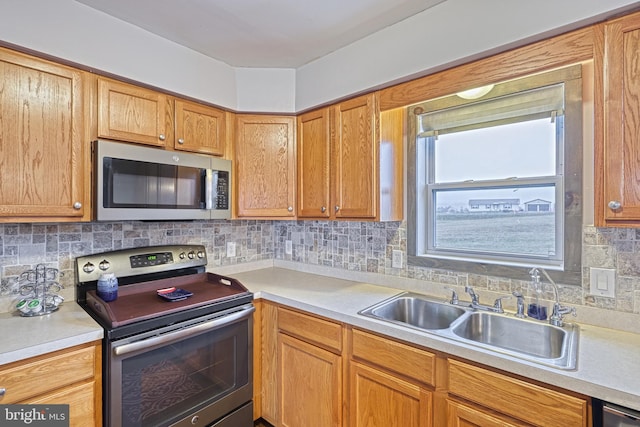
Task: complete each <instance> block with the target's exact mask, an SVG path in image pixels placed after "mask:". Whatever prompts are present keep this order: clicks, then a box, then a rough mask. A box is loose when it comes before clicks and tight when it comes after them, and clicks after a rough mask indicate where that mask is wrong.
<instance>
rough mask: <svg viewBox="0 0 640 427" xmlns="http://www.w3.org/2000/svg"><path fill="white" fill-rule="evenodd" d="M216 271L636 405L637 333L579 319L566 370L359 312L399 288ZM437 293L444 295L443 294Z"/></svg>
mask: <svg viewBox="0 0 640 427" xmlns="http://www.w3.org/2000/svg"><path fill="white" fill-rule="evenodd" d="M216 272H219V271H216ZM219 273H220V274H227V275H229V276H232V277H234V278H237V279H238V280H240V281H241V282H242V283H243V284H244V285H245V286H246V287H247V288H249V289H250V290H251V291H253V292H254V293H255V296H256V298H263V299H265V300H269V301H273V302H277V303H281V304H285V305H288V306H291V307H294V308H298V309H301V310H305V311H308V312H311V313H315V314H318V315H321V316H325V317H328V318H331V319H335V320H337V321H340V322H345V323H348V324H351V325H354V326H357V327H360V328H363V329H367V330H371V331H374V332H377V333H381V334H385V335H387V336H389V337H393V338H397V339H401V340H404V341H407V342H410V343H414V344H417V345H420V346H424V347H427V348H430V349H433V350H436V351H442V352H445V353H448V354H451V355H454V356H457V357H462V358H465V359H468V360H472V361H475V362H478V363H482V364H485V365H488V366H491V367H494V368H498V369H502V370H504V371H507V372H511V373H514V374H517V375H522V376H525V377H528V378H531V379H535V380H537V381H542V382H544V383H547V384H551V385H555V386H558V387H562V388H565V389H568V390H573V391H576V392H579V393H582V394H585V395H589V396H592V397H597V398H600V399H603V400H606V401H609V402H613V403H616V404H619V405H622V406H627V407H630V408H633V409H636V410H640V357H639V355H638V354H639V352H640V335H639V334H634V333H630V332H622V331H617V330H614V329H607V328H602V327H597V326H591V325H586V324H580V342H579V350H578V351H579V353H578V366H577V369H576V370H574V371H565V370H560V369H555V368H550V367H545V366H541V365H538V364H535V363H532V362H527V361H525V360H521V359H517V358H514V357H510V356H507V355H502V354H499V353H495V352H492V351H489V350H484V349H481V348H479V347H474V346H472V345H466V344H464V343H460V342H455V341H452V340H449V339H447V338H441V337H438V336H436V335H433V334H429V333H427V332H421V331H417V330H415V329H411V328H406V327H402V326H396V325H394V324H391V323H387V322H383V321H377V320H375V319H370V318H367V317H364V316H361V315H358V314H357V313H358V311H360V310H362V309H364V308H366V307H368V306H370V305H373V304H375V303H377V302H380V301H382V300H384V299H386V298H389V297H391V296H393V295H397V294H398V293H400V292H402V290H400V289H398V288H391V287H384V286H378V285H372V284H368V283H366V282H358V281H352V280H344V279H338V278H332V277H327V276H324V275H318V274H311V273H308V272H300V271H294V270H290V269H285V268H265V269H260V270H254V271H246V272H240V273H229V272H219ZM438 298H441V299H442V297H441V296H439V297H438Z"/></svg>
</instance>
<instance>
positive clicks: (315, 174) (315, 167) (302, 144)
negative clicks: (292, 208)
mask: <svg viewBox="0 0 640 427" xmlns="http://www.w3.org/2000/svg"><path fill="white" fill-rule="evenodd" d="M331 111H332V109H331V108H322V109H320V110H316V111H312V112H310V113H306V114H303V115H301V116H298V134H297V137H298V147H297V148H298V217H299V218H329V217H330V216H331V212H332V210H331V200H330V197H331V196H330V188H331V179H330V169H329V167H330V159H331V120H330V115H331Z"/></svg>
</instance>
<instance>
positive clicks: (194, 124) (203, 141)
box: [97, 77, 226, 156]
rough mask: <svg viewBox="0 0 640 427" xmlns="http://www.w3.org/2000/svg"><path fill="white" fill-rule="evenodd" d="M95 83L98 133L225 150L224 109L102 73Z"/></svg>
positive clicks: (218, 152) (180, 147)
mask: <svg viewBox="0 0 640 427" xmlns="http://www.w3.org/2000/svg"><path fill="white" fill-rule="evenodd" d="M97 85H98V95H97V104H98V105H97V108H98V116H97V121H98V130H97V132H98V137H100V138H106V139H113V140H117V141H128V142H135V143H139V144H146V145H154V146H159V147H165V148H168V149H175V150H182V151H191V152H196V153H203V154H210V155H216V156H222V155H224V154H225V116H226V113H225V112H224V111H222V110H219V109H217V108H213V107H209V106H207V105H204V104H199V103H196V102H192V101H187V100H184V99H180V98H174V97H171V96H168V95H166V94H164V93H161V92H157V91H154V90H151V89H146V88H142V87H138V86H134V85H131V84H127V83H123V82H119V81H116V80H111V79H107V78H103V77H99V78H98V79H97Z"/></svg>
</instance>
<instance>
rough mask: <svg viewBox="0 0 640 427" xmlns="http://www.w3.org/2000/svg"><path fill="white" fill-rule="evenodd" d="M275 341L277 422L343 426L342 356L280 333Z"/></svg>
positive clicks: (311, 426)
mask: <svg viewBox="0 0 640 427" xmlns="http://www.w3.org/2000/svg"><path fill="white" fill-rule="evenodd" d="M278 344H279V345H278V350H279V359H280V361H279V378H278V380H279V382H280V399H279V401H280V425H281V426H283V427H297V426H305V427H314V426H317V427H329V426H334V427H340V426H342V358H341V357H340V356H338V355H336V354H333V353H331V352H329V351H327V350H324V349H321V348H319V347H316V346H313V345H311V344H308V343H305V342H303V341H300V340H298V339H295V338H292V337H290V336H288V335H285V334H282V333H281V334H279V336H278ZM389 425H390V424H389Z"/></svg>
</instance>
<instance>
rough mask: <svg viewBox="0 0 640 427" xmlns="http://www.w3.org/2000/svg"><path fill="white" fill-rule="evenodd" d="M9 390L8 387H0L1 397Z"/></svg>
mask: <svg viewBox="0 0 640 427" xmlns="http://www.w3.org/2000/svg"><path fill="white" fill-rule="evenodd" d="M6 392H7V389H6V388H4V387H0V397H2V396H4V394H5V393H6Z"/></svg>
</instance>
